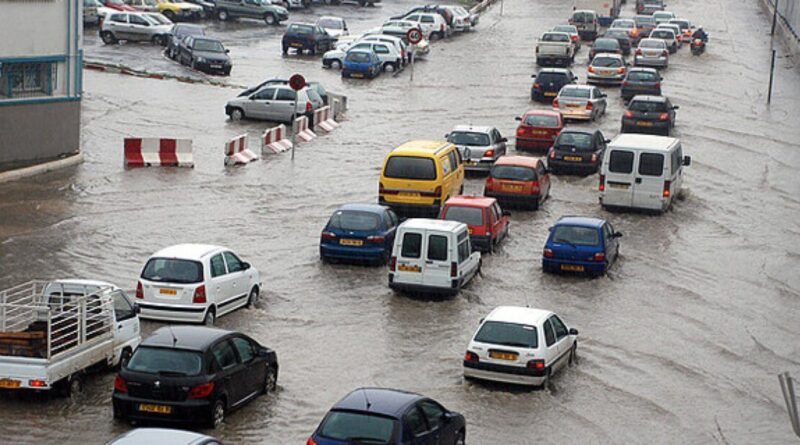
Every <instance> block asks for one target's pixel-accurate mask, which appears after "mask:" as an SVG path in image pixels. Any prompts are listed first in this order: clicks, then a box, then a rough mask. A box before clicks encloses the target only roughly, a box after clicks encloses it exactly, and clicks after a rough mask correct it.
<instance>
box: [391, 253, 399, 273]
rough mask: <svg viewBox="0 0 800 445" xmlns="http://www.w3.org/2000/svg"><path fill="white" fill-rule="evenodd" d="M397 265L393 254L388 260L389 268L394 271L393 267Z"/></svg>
mask: <svg viewBox="0 0 800 445" xmlns="http://www.w3.org/2000/svg"><path fill="white" fill-rule="evenodd" d="M396 267H397V257H396V256H393V257H392V259H391V260H389V270H391V271H392V272H394V269H395V268H396Z"/></svg>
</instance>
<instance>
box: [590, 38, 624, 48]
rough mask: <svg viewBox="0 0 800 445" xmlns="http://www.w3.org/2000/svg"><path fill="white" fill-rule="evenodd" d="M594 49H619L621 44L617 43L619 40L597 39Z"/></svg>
mask: <svg viewBox="0 0 800 445" xmlns="http://www.w3.org/2000/svg"><path fill="white" fill-rule="evenodd" d="M592 47H593V48H594V49H617V48H619V42H617V39H597V40H595V41H594V45H592Z"/></svg>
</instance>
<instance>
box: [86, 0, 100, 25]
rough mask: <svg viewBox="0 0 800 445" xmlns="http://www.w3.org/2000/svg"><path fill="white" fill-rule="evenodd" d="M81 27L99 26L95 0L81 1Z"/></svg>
mask: <svg viewBox="0 0 800 445" xmlns="http://www.w3.org/2000/svg"><path fill="white" fill-rule="evenodd" d="M83 25H84V26H100V14H99V13H98V11H97V3H96V1H95V0H83Z"/></svg>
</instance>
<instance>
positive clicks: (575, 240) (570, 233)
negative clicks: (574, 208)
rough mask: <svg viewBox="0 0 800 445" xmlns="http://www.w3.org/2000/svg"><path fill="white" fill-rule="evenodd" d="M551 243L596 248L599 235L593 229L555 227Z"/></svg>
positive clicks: (598, 242)
mask: <svg viewBox="0 0 800 445" xmlns="http://www.w3.org/2000/svg"><path fill="white" fill-rule="evenodd" d="M552 241H553V242H554V243H557V244H573V245H576V246H578V245H580V246H596V245H598V244H600V235H599V234H598V232H597V229H596V228H594V227H581V226H556V228H555V229H553V237H552Z"/></svg>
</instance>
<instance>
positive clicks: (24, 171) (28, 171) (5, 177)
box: [0, 152, 83, 184]
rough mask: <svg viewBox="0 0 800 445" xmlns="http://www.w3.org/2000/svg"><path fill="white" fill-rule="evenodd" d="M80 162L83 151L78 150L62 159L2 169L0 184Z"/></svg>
mask: <svg viewBox="0 0 800 445" xmlns="http://www.w3.org/2000/svg"><path fill="white" fill-rule="evenodd" d="M81 162H83V153H82V152H78V153H76V154H73V155H70V156H67V157H65V158H62V159H56V160H54V161H49V162H43V163H41V164H36V165H31V166H28V167H20V168H17V169H14V170H8V171H4V172H2V173H0V184H2V183H4V182H11V181H16V180H18V179H22V178H27V177H30V176H35V175H40V174H42V173H47V172H51V171H55V170H60V169H62V168H67V167H72V166H74V165H78V164H80V163H81Z"/></svg>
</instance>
